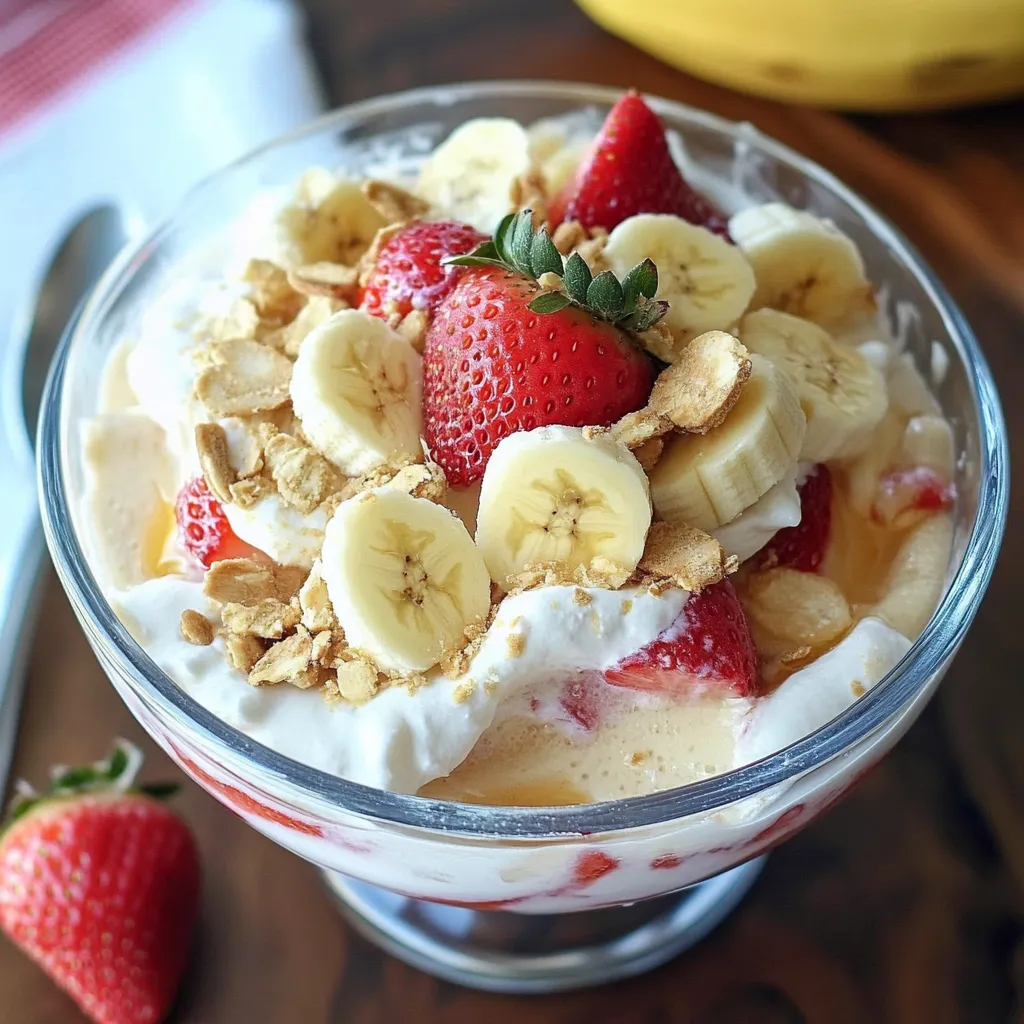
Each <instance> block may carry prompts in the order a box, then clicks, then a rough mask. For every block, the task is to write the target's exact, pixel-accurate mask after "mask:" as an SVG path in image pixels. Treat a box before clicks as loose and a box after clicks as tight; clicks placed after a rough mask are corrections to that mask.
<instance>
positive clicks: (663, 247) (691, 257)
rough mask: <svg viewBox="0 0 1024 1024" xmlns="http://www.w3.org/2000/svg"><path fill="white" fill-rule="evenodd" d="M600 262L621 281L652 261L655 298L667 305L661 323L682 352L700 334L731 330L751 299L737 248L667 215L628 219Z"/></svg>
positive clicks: (750, 274) (748, 273) (750, 276)
mask: <svg viewBox="0 0 1024 1024" xmlns="http://www.w3.org/2000/svg"><path fill="white" fill-rule="evenodd" d="M602 256H603V258H604V260H605V261H606V262H607V264H608V266H609V267H611V269H612V270H614V271H615V274H616V276H617V277H618V278H619V280H623V279H624V278H625V276H626V274H628V273H629V271H630V269H631V268H633V267H635V266H636V265H637V264H638V263H641V262H643V260H645V259H648V258H650V259H652V260H653V261H654V263H655V264H656V265H657V268H658V293H657V296H656V298H658V299H664V300H666V301H667V302H668V313H666V314H665V323H666V325H667V326H668V328H669V330H670V331H671V332H672V335H673V337H674V338H675V339H676V342H677V344H678V350H680V351H681V350H682V349H683V348H684V347H685V345H686V342H688V341H690V340H691V339H693V338H695V337H697V335H698V334H703V333H704V332H705V331H714V330H727V329H728V328H729V327H731V326H732V325H733V324H734V323H735V322H736V321H737V320H738V319H739V318H740V317H741V316H742V315H743V312H744V311H745V310H746V308H747V305H748V303H749V302H750V297H751V296H752V295H753V294H754V288H755V281H754V271H753V270H752V268H751V266H750V264H749V263H748V262H747V260H746V259H745V258H744V256H743V253H742V252H740V250H739V249H737V248H736V246H735V245H730V244H729V243H728V242H726V241H725V240H724V239H722V238H719V237H718V235H715V234H712V233H711V232H710V231H708V230H707V229H706V228H702V227H699V226H697V225H696V224H690V223H689V222H688V221H685V220H683V219H682V218H681V217H675V216H673V215H671V214H663V213H641V214H638V215H637V216H635V217H627V218H626V219H625V220H624V221H623V222H622V223H621V224H619V225H618V227H616V228H615V229H614V230H613V231H612V233H611V234H610V235H609V236H608V244H607V245H606V246H605V248H604V251H603V253H602Z"/></svg>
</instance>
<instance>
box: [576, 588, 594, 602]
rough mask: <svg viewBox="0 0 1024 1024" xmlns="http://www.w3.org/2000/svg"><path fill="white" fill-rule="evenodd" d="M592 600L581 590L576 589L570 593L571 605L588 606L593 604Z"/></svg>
mask: <svg viewBox="0 0 1024 1024" xmlns="http://www.w3.org/2000/svg"><path fill="white" fill-rule="evenodd" d="M593 600H594V599H593V598H592V597H591V596H590V595H589V594H588V593H587V592H586V591H585V590H584V589H583V588H582V587H577V588H576V589H575V590H574V591H573V592H572V603H573V604H580V605H588V604H592V603H593Z"/></svg>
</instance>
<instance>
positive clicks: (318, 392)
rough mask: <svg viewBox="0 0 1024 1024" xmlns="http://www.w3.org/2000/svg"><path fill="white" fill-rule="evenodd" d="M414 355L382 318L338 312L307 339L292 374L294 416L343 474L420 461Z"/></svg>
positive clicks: (419, 372) (418, 392) (418, 385)
mask: <svg viewBox="0 0 1024 1024" xmlns="http://www.w3.org/2000/svg"><path fill="white" fill-rule="evenodd" d="M421 390H422V370H421V366H420V357H419V356H418V355H417V354H416V351H415V350H414V349H413V347H412V346H411V345H410V344H409V342H407V341H406V340H405V339H404V338H403V337H402V336H401V335H400V334H398V333H396V332H395V331H393V330H392V329H391V328H390V327H388V325H387V324H386V323H385V322H384V321H383V320H381V319H379V318H378V317H375V316H370V315H369V314H368V313H363V312H362V311H360V310H357V309H343V310H342V311H341V312H340V313H335V314H334V316H332V317H331V318H330V319H329V320H325V321H324V322H323V323H322V324H320V326H319V327H317V328H315V329H314V330H313V331H311V332H310V333H309V335H307V337H306V339H305V340H304V341H303V343H302V347H301V348H300V349H299V357H298V359H296V361H295V366H294V368H293V369H292V380H291V398H292V405H293V407H294V409H295V415H296V416H298V417H299V419H300V420H301V422H302V430H303V432H304V433H305V435H306V436H307V437H308V438H309V440H310V441H312V442H313V444H314V445H316V447H317V448H319V449H320V451H321V452H323V454H324V455H326V456H327V458H328V459H330V460H331V462H333V463H334V464H335V465H336V466H337V467H338V468H339V469H340V470H341V471H342V472H343V473H346V474H348V475H349V476H358V475H360V474H362V473H368V472H370V471H371V470H373V469H377V468H378V467H379V466H382V465H384V464H385V463H386V462H393V461H395V460H397V459H404V458H412V459H414V460H416V461H419V459H421V458H422V456H423V450H422V448H421V446H420V395H421Z"/></svg>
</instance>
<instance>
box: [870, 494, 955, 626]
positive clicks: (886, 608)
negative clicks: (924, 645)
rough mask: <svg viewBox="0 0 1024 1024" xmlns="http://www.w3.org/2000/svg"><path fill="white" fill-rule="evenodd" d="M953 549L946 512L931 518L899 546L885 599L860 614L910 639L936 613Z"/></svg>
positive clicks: (950, 527)
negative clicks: (879, 620)
mask: <svg viewBox="0 0 1024 1024" xmlns="http://www.w3.org/2000/svg"><path fill="white" fill-rule="evenodd" d="M952 547H953V520H952V518H951V517H950V516H949V515H947V514H946V513H944V512H942V513H939V514H938V515H933V516H930V517H929V518H928V519H926V520H925V521H924V522H923V523H921V524H920V525H919V526H917V527H915V528H914V529H913V531H911V533H910V534H908V536H907V538H906V539H905V540H904V541H903V543H902V544H901V545H900V548H899V550H898V551H897V552H896V557H895V558H894V559H893V561H892V565H891V566H890V567H889V574H888V577H887V579H886V582H885V585H884V590H883V593H884V596H883V597H882V599H881V600H880V601H879V602H878V603H877V604H875V605H873V606H871V607H870V608H866V609H860V612H861V614H862V615H873V616H875V617H876V618H879V619H882V620H883V621H885V622H887V623H888V624H889V625H890V626H892V628H893V629H895V630H897V631H898V632H900V633H902V634H903V635H904V636H905V637H906V638H907V639H908V640H913V639H914V638H915V637H916V636H917V635H918V633H920V632H921V630H922V629H924V627H925V624H926V623H927V622H928V620H929V619H930V618H931V616H932V612H934V611H935V606H936V605H937V604H938V601H939V598H940V597H941V596H942V591H943V588H944V587H945V585H946V573H947V572H948V570H949V556H950V552H951V550H952Z"/></svg>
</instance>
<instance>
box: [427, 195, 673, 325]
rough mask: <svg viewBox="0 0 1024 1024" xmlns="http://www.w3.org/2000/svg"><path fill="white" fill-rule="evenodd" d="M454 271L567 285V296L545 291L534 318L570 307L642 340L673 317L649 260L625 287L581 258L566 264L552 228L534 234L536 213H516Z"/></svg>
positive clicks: (456, 259) (453, 261)
mask: <svg viewBox="0 0 1024 1024" xmlns="http://www.w3.org/2000/svg"><path fill="white" fill-rule="evenodd" d="M443 262H444V264H445V265H446V266H454V267H502V268H504V269H505V270H510V271H512V272H513V273H517V274H522V275H524V276H525V277H528V278H530V279H531V280H533V281H536V280H538V279H539V278H540V277H541V276H542V275H544V274H555V275H557V276H558V277H560V278H561V279H562V287H563V288H564V291H563V290H561V289H559V290H552V291H543V292H541V293H540V295H538V296H537V297H536V298H535V299H534V300H533V301H532V302H531V303H530V304H529V307H528V308H529V309H530V310H532V311H533V312H534V313H540V314H547V313H557V312H558V311H559V310H560V309H565V307H566V306H570V305H573V306H579V307H580V308H581V309H585V310H586V311H587V312H588V313H590V314H591V315H592V316H594V317H596V318H597V319H599V320H607V321H609V322H610V323H613V324H615V325H616V326H617V327H621V328H623V329H624V330H627V331H633V332H635V333H637V334H639V333H641V332H643V331H646V330H647V329H648V328H649V327H653V326H654V325H655V324H656V323H657V322H658V321H659V320H660V319H661V318H662V317H663V316H664V315H665V313H666V312H667V311H668V303H667V302H664V301H660V300H657V301H656V300H655V298H654V296H655V295H656V294H657V292H658V268H657V267H656V266H655V265H654V263H653V261H651V260H649V259H646V260H644V261H643V263H638V264H637V265H636V266H635V267H633V269H632V270H631V271H630V272H629V273H628V274H627V275H626V276H625V278H624V279H623V280H622V281H621V282H620V281H619V279H618V278H617V277H616V276H615V275H614V274H613V273H612V272H611V271H610V270H604V271H602V272H601V273H600V274H598V275H597V277H594V275H593V274H592V273H591V271H590V267H588V266H587V262H586V260H584V259H583V257H582V256H580V254H579V253H578V252H572V253H570V254H569V257H568V259H563V258H562V254H561V253H560V252H559V251H558V249H556V248H555V243H554V242H553V241H551V236H550V235H549V234H548V231H547V228H545V227H541V228H540V230H538V231H534V229H533V211H532V210H520V211H519V213H510V214H508V216H506V217H505V218H503V219H502V222H501V223H500V224H499V225H498V229H497V231H495V232H494V237H493V238H490V239H488V240H487V241H486V242H482V243H481V244H480V245H478V246H477V247H476V248H475V249H474V250H473V251H472V252H470V253H466V254H465V255H462V256H451V257H449V258H448V259H446V260H444V261H443Z"/></svg>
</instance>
